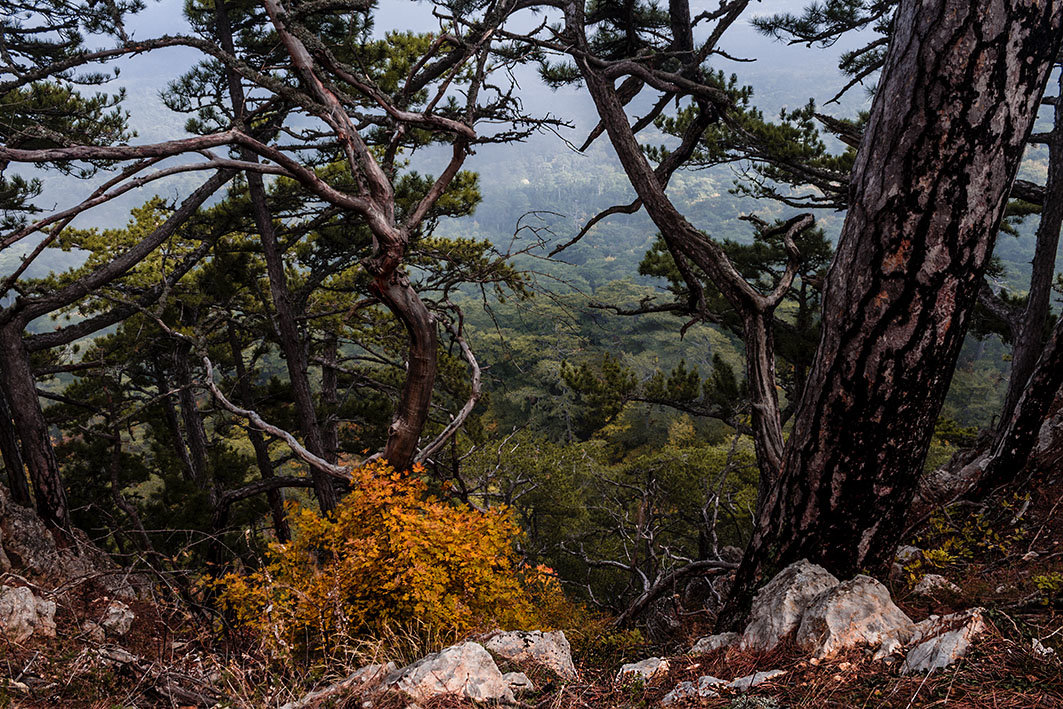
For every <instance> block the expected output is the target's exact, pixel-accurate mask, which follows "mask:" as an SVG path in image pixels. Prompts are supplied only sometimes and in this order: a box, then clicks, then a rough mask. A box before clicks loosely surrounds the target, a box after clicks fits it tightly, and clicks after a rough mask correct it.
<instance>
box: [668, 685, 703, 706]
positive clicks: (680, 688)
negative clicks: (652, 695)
mask: <svg viewBox="0 0 1063 709" xmlns="http://www.w3.org/2000/svg"><path fill="white" fill-rule="evenodd" d="M696 696H698V690H697V688H696V687H695V686H694V683H693V682H680V683H679V684H677V685H676V686H675V689H673V690H672V691H671V692H669V693H668V694H666V695H664V696H663V697H661V706H662V707H668V706H671V705H673V704H675V703H676V702H678V701H680V700H681V699H688V698H690V697H696Z"/></svg>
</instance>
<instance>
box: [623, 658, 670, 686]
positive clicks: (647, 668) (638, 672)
mask: <svg viewBox="0 0 1063 709" xmlns="http://www.w3.org/2000/svg"><path fill="white" fill-rule="evenodd" d="M667 671H668V660H665V659H663V658H660V657H651V658H648V659H646V660H643V661H642V662H632V663H629V664H626V665H623V666H622V667H621V668H620V671H619V672H617V673H616V681H617V682H631V681H632V680H638V679H641V680H643V681H645V682H649V681H650V680H651V679H653V678H654V677H656V676H657V675H659V674H664V673H665V672H667Z"/></svg>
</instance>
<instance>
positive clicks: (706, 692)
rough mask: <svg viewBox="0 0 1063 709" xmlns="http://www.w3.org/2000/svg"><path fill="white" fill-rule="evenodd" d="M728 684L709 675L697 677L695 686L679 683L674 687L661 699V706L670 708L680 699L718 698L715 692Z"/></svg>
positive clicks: (717, 693) (691, 683)
mask: <svg viewBox="0 0 1063 709" xmlns="http://www.w3.org/2000/svg"><path fill="white" fill-rule="evenodd" d="M728 684H729V683H728V681H727V680H725V679H720V678H718V677H713V676H711V675H704V676H703V677H699V678H698V683H697V684H694V683H693V682H680V683H679V684H677V685H676V687H675V689H673V690H672V691H671V692H669V693H668V694H666V695H664V696H663V697H661V706H665V707H666V706H670V705H672V704H675V703H676V702H678V701H680V700H681V699H688V698H690V697H698V698H701V699H707V698H709V697H718V696H720V693H719V692H717V691H716V690H717V689H719V688H720V687H726V686H728Z"/></svg>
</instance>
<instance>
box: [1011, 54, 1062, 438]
mask: <svg viewBox="0 0 1063 709" xmlns="http://www.w3.org/2000/svg"><path fill="white" fill-rule="evenodd" d="M1057 96H1059V97H1063V72H1061V73H1060V77H1059V91H1058V92H1057ZM1054 113H1055V115H1054V120H1055V123H1054V124H1053V127H1052V131H1051V132H1050V133H1049V134H1048V181H1047V182H1046V183H1045V200H1044V204H1043V206H1042V208H1041V221H1040V222H1039V223H1038V225H1037V247H1036V249H1035V251H1034V257H1033V272H1032V274H1031V275H1030V294H1029V298H1028V300H1027V301H1026V310H1025V311H1024V312H1023V316H1022V322H1021V323H1020V325H1019V337H1018V339H1017V340H1016V342H1015V347H1014V349H1013V350H1012V357H1011V378H1010V379H1009V380H1008V391H1007V395H1006V396H1005V397H1004V406H1003V407H1002V409H1001V412H1000V426H999V428H998V432H999V433H998V435H999V436H1001V437H1003V436H1005V435H1007V430H1008V428H1009V427H1010V425H1011V419H1012V413H1014V411H1015V407H1016V405H1017V404H1018V403H1019V399H1020V398H1021V397H1022V396H1023V392H1025V391H1026V389H1027V382H1028V381H1029V380H1030V375H1031V374H1033V370H1034V367H1035V366H1037V359H1038V357H1040V355H1041V349H1042V346H1043V345H1044V337H1045V323H1046V321H1047V320H1048V314H1049V311H1050V309H1051V300H1052V283H1053V280H1054V278H1055V275H1056V252H1057V251H1058V250H1059V230H1060V227H1063V100H1057V101H1056V103H1055V111H1054Z"/></svg>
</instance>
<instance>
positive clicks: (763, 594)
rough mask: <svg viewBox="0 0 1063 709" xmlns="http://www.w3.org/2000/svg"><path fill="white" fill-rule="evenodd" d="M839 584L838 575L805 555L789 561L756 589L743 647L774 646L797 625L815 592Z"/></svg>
mask: <svg viewBox="0 0 1063 709" xmlns="http://www.w3.org/2000/svg"><path fill="white" fill-rule="evenodd" d="M837 585H838V579H836V578H835V577H834V575H833V574H831V573H830V572H828V571H827V570H826V569H824V568H823V567H822V566H817V565H816V564H813V563H811V562H809V561H807V560H805V559H802V560H801V561H796V562H794V563H793V564H790V565H789V566H787V567H786V568H785V569H783V570H782V571H780V572H779V573H778V574H777V575H776V576H775V578H773V579H772V580H771V581H769V582H768V583H767V585H765V586H764V587H763V588H762V589H760V590H759V591H757V595H756V597H755V598H754V599H753V607H752V610H751V611H750V622H749V625H747V626H746V630H745V632H744V633H743V634H742V643H741V646H742V648H743V649H747V650H771V649H772V648H774V647H775V646H776V645H778V644H779V641H780V640H782V639H783V638H784V637H785V636H786V635H788V634H789V633H791V632H793V631H794V630H795V629H797V626H798V625H799V624H800V623H801V616H802V614H804V612H805V608H807V607H808V605H809V603H811V602H812V600H813V599H814V598H815V597H816V596H818V595H819V594H821V593H823V592H824V591H826V590H827V589H830V588H833V587H835V586H837Z"/></svg>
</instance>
